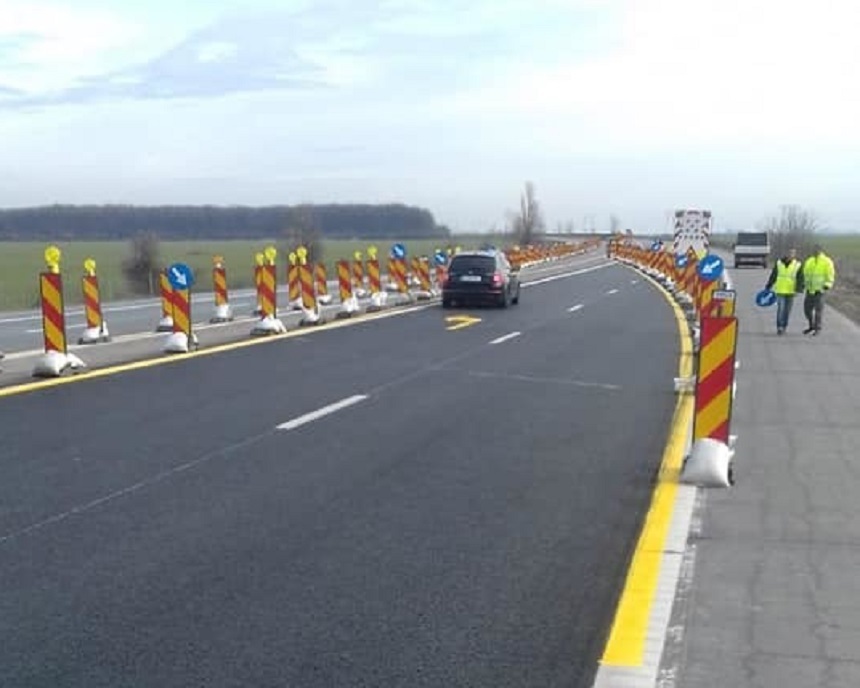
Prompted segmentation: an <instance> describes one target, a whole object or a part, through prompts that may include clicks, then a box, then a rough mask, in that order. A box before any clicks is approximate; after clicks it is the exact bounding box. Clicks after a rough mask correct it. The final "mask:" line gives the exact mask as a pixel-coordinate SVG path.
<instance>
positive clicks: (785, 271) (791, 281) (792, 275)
mask: <svg viewBox="0 0 860 688" xmlns="http://www.w3.org/2000/svg"><path fill="white" fill-rule="evenodd" d="M799 271H800V261H799V260H797V259H796V258H795V259H794V260H791V261H789V262H788V264H786V263H784V262H783V261H782V260H778V261H777V262H776V280H775V282H774V284H773V291H774V293H775V294H781V295H788V294H794V292H795V291H796V290H797V273H798V272H799Z"/></svg>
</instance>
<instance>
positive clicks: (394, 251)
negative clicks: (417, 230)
mask: <svg viewBox="0 0 860 688" xmlns="http://www.w3.org/2000/svg"><path fill="white" fill-rule="evenodd" d="M391 255H392V256H394V257H395V258H405V257H406V247H405V246H404V245H403V244H394V246H392V247H391Z"/></svg>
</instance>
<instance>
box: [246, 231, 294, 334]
mask: <svg viewBox="0 0 860 688" xmlns="http://www.w3.org/2000/svg"><path fill="white" fill-rule="evenodd" d="M277 255H278V251H277V249H276V248H275V247H274V246H267V247H266V250H265V251H263V257H264V263H263V265H260V266H259V267H260V283H259V286H258V288H257V297H258V299H259V302H260V319H259V320H258V321H257V322H256V323H255V324H254V327H253V328H252V329H251V336H252V337H257V336H264V335H272V334H281V333H284V332H286V331H287V328H286V327H284V323H282V322H281V321H280V320H279V319H278V267H277V264H276V259H277Z"/></svg>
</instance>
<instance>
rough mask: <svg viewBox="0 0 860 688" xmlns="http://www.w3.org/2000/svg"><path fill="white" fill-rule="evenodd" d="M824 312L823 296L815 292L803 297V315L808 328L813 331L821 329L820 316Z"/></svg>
mask: <svg viewBox="0 0 860 688" xmlns="http://www.w3.org/2000/svg"><path fill="white" fill-rule="evenodd" d="M823 312H824V294H823V293H822V292H820V291H819V292H816V293H814V294H809V293H807V294H806V296H804V297H803V314H804V315H805V316H806V319H807V320H808V321H809V327H811V328H812V329H814V330H820V329H821V314H822V313H823Z"/></svg>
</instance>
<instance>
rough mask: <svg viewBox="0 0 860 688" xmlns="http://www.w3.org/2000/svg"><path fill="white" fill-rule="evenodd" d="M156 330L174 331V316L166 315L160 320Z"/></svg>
mask: <svg viewBox="0 0 860 688" xmlns="http://www.w3.org/2000/svg"><path fill="white" fill-rule="evenodd" d="M155 331H156V332H173V317H172V316H170V315H165V316H164V317H163V318H162V319H161V320H159V321H158V327H156V328H155Z"/></svg>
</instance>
